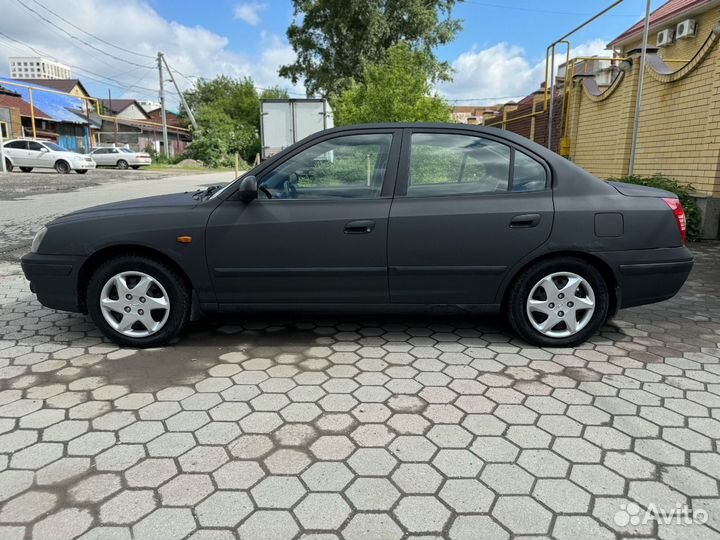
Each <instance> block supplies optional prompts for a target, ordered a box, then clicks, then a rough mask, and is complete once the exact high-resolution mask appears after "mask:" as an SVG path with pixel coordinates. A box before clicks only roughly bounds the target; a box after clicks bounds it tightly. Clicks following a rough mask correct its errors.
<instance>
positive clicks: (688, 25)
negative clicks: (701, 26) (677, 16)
mask: <svg viewBox="0 0 720 540" xmlns="http://www.w3.org/2000/svg"><path fill="white" fill-rule="evenodd" d="M696 30H697V23H696V22H695V20H694V19H687V20H685V21H683V22H681V23H678V25H677V28H676V29H675V37H677V39H689V38H693V37H695V31H696Z"/></svg>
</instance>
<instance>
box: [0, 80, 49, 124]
mask: <svg viewBox="0 0 720 540" xmlns="http://www.w3.org/2000/svg"><path fill="white" fill-rule="evenodd" d="M0 89H2V87H0ZM0 107H13V108H15V109H18V110H19V111H20V116H26V117H28V118H30V117H31V116H32V113H31V108H30V104H29V103H28V102H27V101H25V100H24V99H22V98H21V97H20V95H19V94H17V93H15V92H7V93H6V92H3V91H0ZM34 109H35V118H36V119H37V120H52V118H50V116H49V115H48V114H47V113H45V112H43V111H42V110H40V109H38V108H37V107H34Z"/></svg>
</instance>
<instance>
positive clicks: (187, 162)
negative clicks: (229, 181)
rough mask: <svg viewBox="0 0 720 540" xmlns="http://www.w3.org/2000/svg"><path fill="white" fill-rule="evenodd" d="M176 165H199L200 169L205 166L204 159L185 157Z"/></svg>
mask: <svg viewBox="0 0 720 540" xmlns="http://www.w3.org/2000/svg"><path fill="white" fill-rule="evenodd" d="M176 165H177V166H178V167H197V168H198V169H200V168H202V167H204V166H205V165H204V164H203V162H202V161H198V160H197V159H183V160H182V161H181V162H179V163H177V164H176Z"/></svg>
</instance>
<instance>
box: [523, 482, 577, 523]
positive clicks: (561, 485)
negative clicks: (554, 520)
mask: <svg viewBox="0 0 720 540" xmlns="http://www.w3.org/2000/svg"><path fill="white" fill-rule="evenodd" d="M533 497H535V498H536V499H537V500H539V501H540V502H542V503H544V504H545V505H546V506H549V507H550V508H552V509H553V510H554V511H555V512H559V513H562V514H581V513H584V512H586V511H587V510H588V507H589V505H590V494H589V493H588V492H586V491H585V490H583V489H580V488H579V487H578V486H576V485H575V484H573V483H572V482H570V481H569V480H565V479H540V480H538V482H537V484H535V488H534V489H533Z"/></svg>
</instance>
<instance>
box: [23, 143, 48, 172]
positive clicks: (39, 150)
mask: <svg viewBox="0 0 720 540" xmlns="http://www.w3.org/2000/svg"><path fill="white" fill-rule="evenodd" d="M52 166H53V160H52V157H51V153H50V151H49V150H48V149H47V148H45V147H44V146H43V145H42V144H40V143H39V142H37V141H28V149H27V167H39V168H44V167H52Z"/></svg>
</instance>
